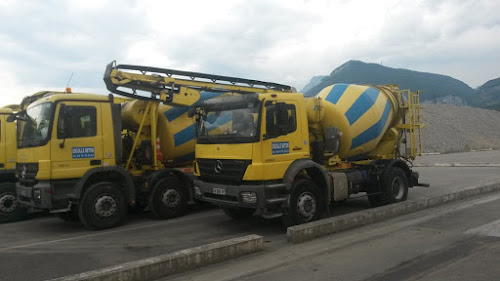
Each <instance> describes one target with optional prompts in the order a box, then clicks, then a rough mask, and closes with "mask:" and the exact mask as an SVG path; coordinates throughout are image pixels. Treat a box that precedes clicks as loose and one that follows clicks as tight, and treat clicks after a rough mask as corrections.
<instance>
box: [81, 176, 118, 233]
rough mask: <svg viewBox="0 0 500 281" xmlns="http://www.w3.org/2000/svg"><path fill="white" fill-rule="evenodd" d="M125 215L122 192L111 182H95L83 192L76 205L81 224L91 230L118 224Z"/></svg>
mask: <svg viewBox="0 0 500 281" xmlns="http://www.w3.org/2000/svg"><path fill="white" fill-rule="evenodd" d="M126 215H127V205H126V203H125V198H124V195H123V193H122V192H121V191H120V190H119V188H118V186H117V185H116V184H114V183H112V182H100V183H96V184H94V185H92V186H90V188H88V189H87V190H86V191H85V193H84V194H83V197H82V200H81V202H80V205H79V206H78V216H79V217H80V221H81V222H82V224H83V225H84V226H85V227H87V228H90V229H93V230H102V229H108V228H113V227H116V226H119V225H120V224H122V223H123V220H124V219H125V217H126Z"/></svg>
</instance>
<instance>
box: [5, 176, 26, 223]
mask: <svg viewBox="0 0 500 281" xmlns="http://www.w3.org/2000/svg"><path fill="white" fill-rule="evenodd" d="M27 213H28V209H27V208H26V207H25V206H23V205H21V204H19V203H18V202H17V198H16V185H15V183H11V182H7V183H2V184H0V223H4V222H13V221H18V220H22V219H24V218H25V217H26V215H27Z"/></svg>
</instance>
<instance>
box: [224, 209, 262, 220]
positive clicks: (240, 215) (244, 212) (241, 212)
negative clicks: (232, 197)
mask: <svg viewBox="0 0 500 281" xmlns="http://www.w3.org/2000/svg"><path fill="white" fill-rule="evenodd" d="M222 211H223V212H224V214H226V216H228V217H230V218H232V219H235V220H237V219H245V218H250V217H252V216H253V214H254V213H255V209H248V208H228V207H223V208H222Z"/></svg>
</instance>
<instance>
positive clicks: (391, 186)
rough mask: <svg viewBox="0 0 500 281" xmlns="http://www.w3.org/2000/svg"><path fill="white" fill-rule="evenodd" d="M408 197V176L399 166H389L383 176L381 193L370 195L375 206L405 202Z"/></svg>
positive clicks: (369, 198) (370, 199) (371, 202)
mask: <svg viewBox="0 0 500 281" xmlns="http://www.w3.org/2000/svg"><path fill="white" fill-rule="evenodd" d="M406 198H408V178H407V177H406V174H405V172H404V171H403V170H402V169H401V168H399V167H392V168H389V170H387V171H386V172H385V174H384V175H383V177H382V190H381V193H377V194H373V195H368V200H369V201H370V204H371V205H372V206H374V207H378V206H383V205H387V204H392V203H398V202H403V201H405V200H406Z"/></svg>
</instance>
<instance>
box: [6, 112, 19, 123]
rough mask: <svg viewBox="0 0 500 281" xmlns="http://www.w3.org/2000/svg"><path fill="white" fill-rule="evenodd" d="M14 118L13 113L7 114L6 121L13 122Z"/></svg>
mask: <svg viewBox="0 0 500 281" xmlns="http://www.w3.org/2000/svg"><path fill="white" fill-rule="evenodd" d="M16 119H17V118H16V115H14V114H11V115H9V116H7V122H14V121H16Z"/></svg>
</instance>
